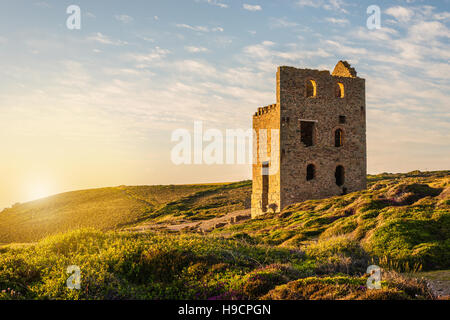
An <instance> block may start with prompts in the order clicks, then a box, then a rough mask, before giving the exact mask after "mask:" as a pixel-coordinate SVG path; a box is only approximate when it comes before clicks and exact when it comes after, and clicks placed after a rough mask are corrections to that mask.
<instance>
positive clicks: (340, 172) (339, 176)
mask: <svg viewBox="0 0 450 320" xmlns="http://www.w3.org/2000/svg"><path fill="white" fill-rule="evenodd" d="M334 177H335V178H336V184H337V185H338V186H339V187H340V186H342V185H343V184H344V178H345V177H344V167H343V166H337V167H336V171H335V173H334Z"/></svg>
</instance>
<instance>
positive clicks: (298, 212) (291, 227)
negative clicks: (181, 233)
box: [214, 171, 450, 270]
mask: <svg viewBox="0 0 450 320" xmlns="http://www.w3.org/2000/svg"><path fill="white" fill-rule="evenodd" d="M214 233H215V234H216V235H225V236H234V237H236V236H240V237H246V238H247V239H249V240H250V241H253V242H255V243H265V244H270V245H276V246H281V247H295V248H303V249H304V250H306V252H310V254H312V255H316V256H322V257H325V256H334V258H333V259H335V260H336V261H334V262H333V263H343V264H344V265H345V263H344V261H345V256H346V255H347V256H349V255H352V254H353V255H356V256H361V257H362V256H370V257H376V258H377V259H378V263H379V264H384V265H389V264H392V267H395V269H397V270H400V269H406V270H413V269H417V268H419V267H422V268H424V269H439V268H449V267H450V172H449V171H441V172H426V173H420V172H413V173H410V174H396V175H388V174H382V175H377V176H369V187H368V189H367V190H363V191H359V192H354V193H350V194H348V195H344V196H338V197H332V198H328V199H323V200H310V201H305V202H302V203H298V204H294V205H291V206H289V207H287V208H285V209H284V210H283V211H282V212H281V213H279V214H267V215H265V216H262V217H260V218H258V219H253V220H248V221H246V222H244V223H242V224H238V225H230V226H227V227H224V228H220V229H217V230H215V231H214ZM339 257H341V258H342V259H340V258H339ZM339 260H344V261H339Z"/></svg>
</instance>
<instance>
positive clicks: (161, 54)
mask: <svg viewBox="0 0 450 320" xmlns="http://www.w3.org/2000/svg"><path fill="white" fill-rule="evenodd" d="M168 54H170V51H169V50H167V49H163V48H160V47H155V48H153V49H151V50H150V52H148V53H130V54H128V55H127V57H128V59H130V60H132V61H135V62H137V63H138V64H139V66H140V67H144V66H147V65H148V64H149V63H154V62H156V61H161V60H162V59H164V58H165V57H166V56H167V55H168Z"/></svg>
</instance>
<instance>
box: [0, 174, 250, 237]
mask: <svg viewBox="0 0 450 320" xmlns="http://www.w3.org/2000/svg"><path fill="white" fill-rule="evenodd" d="M250 193H251V182H250V181H243V182H238V183H216V184H199V185H166V186H120V187H113V188H101V189H90V190H81V191H73V192H67V193H62V194H58V195H55V196H51V197H48V198H45V199H41V200H36V201H32V202H27V203H23V204H16V205H14V206H13V207H12V208H8V209H5V210H3V211H2V212H0V243H10V242H30V241H36V240H39V239H41V238H43V237H45V236H47V235H52V234H55V233H59V232H65V231H69V230H73V229H78V228H86V227H89V228H95V229H98V230H102V231H107V230H116V229H118V228H121V227H125V226H130V225H133V224H136V223H139V222H143V221H147V220H149V219H151V220H152V221H155V222H158V221H160V220H164V221H170V220H171V219H181V218H186V219H207V218H211V217H213V216H217V215H221V214H225V213H227V212H231V211H235V210H240V209H244V208H248V207H249V205H250V203H249V197H250Z"/></svg>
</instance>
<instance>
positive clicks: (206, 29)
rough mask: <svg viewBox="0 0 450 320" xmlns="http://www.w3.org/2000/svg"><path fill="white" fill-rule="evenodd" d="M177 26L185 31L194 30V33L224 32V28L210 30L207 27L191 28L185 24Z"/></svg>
mask: <svg viewBox="0 0 450 320" xmlns="http://www.w3.org/2000/svg"><path fill="white" fill-rule="evenodd" d="M176 26H177V27H178V28H184V29H189V30H193V31H197V32H210V31H212V32H223V28H222V27H213V28H209V27H206V26H191V25H189V24H185V23H179V24H176Z"/></svg>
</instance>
